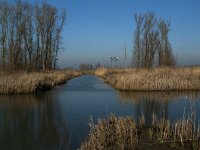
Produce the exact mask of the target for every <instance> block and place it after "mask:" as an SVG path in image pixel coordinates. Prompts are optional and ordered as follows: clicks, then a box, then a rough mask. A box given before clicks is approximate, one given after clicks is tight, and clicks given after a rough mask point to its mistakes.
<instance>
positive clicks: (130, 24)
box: [48, 0, 200, 67]
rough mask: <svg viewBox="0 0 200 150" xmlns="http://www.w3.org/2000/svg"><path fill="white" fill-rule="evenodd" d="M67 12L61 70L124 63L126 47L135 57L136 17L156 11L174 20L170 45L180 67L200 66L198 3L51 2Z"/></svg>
mask: <svg viewBox="0 0 200 150" xmlns="http://www.w3.org/2000/svg"><path fill="white" fill-rule="evenodd" d="M48 2H50V3H51V4H53V5H56V6H57V7H58V8H64V9H66V12H67V21H66V25H65V27H64V31H63V45H62V46H63V48H64V49H65V50H64V51H62V52H61V53H60V55H59V65H60V66H61V67H70V66H72V67H78V66H79V65H80V63H92V64H95V63H101V64H105V65H106V64H109V63H110V57H111V56H117V57H119V59H120V61H121V63H122V62H123V60H124V58H123V55H124V52H123V47H124V43H126V46H127V49H128V50H127V53H128V56H129V60H130V59H131V55H132V49H133V48H132V47H133V33H134V29H135V22H134V17H133V16H134V14H135V13H144V12H148V11H153V12H155V13H156V14H157V16H160V17H163V18H165V19H169V20H171V32H170V42H171V44H172V47H173V51H174V53H175V55H176V56H177V58H178V63H179V64H183V65H185V64H200V59H199V58H200V1H199V0H48Z"/></svg>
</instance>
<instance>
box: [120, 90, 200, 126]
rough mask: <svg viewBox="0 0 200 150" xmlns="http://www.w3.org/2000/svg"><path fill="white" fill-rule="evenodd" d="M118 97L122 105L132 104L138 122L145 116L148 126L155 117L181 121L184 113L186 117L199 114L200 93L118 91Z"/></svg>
mask: <svg viewBox="0 0 200 150" xmlns="http://www.w3.org/2000/svg"><path fill="white" fill-rule="evenodd" d="M117 95H118V96H119V99H120V102H121V103H129V104H132V105H133V106H134V108H133V109H134V111H135V118H136V120H137V121H138V120H139V118H141V117H142V116H144V118H145V121H146V124H147V125H150V124H151V121H152V117H153V116H154V115H156V117H158V118H164V119H169V120H171V121H174V120H177V119H181V117H183V113H184V111H186V115H190V112H191V111H193V110H194V111H196V113H198V112H199V104H200V103H199V92H198V91H168V92H167V91H153V92H129V91H118V92H117ZM195 100H196V101H195ZM195 105H196V107H195ZM174 112H175V113H174ZM181 112H182V113H181ZM198 117H199V116H198ZM199 119H200V118H199Z"/></svg>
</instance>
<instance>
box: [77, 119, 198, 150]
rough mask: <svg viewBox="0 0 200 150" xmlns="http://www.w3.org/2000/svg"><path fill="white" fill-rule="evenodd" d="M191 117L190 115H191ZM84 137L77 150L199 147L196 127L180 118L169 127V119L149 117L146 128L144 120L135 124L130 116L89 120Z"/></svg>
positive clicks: (188, 120)
mask: <svg viewBox="0 0 200 150" xmlns="http://www.w3.org/2000/svg"><path fill="white" fill-rule="evenodd" d="M191 117H193V116H191ZM90 127H91V129H90V133H89V136H88V138H87V139H86V140H85V142H83V143H82V144H81V146H80V150H90V149H99V150H103V149H120V150H125V149H138V150H139V149H158V150H164V149H166V150H167V149H180V148H181V149H184V150H190V149H191V150H193V149H195V150H197V149H199V148H200V141H199V138H200V137H199V134H200V131H199V127H200V126H199V124H198V126H196V125H195V122H194V120H193V118H190V117H188V119H184V118H183V119H182V120H179V121H176V122H175V123H174V124H171V123H170V121H169V120H165V119H160V120H158V119H157V117H156V116H152V124H151V126H150V127H148V126H145V120H144V117H142V118H141V119H140V122H139V123H138V124H136V122H135V121H134V119H133V118H132V117H116V116H115V115H111V116H110V117H109V118H107V119H103V120H99V121H98V123H97V124H96V125H95V124H93V122H92V121H91V123H90Z"/></svg>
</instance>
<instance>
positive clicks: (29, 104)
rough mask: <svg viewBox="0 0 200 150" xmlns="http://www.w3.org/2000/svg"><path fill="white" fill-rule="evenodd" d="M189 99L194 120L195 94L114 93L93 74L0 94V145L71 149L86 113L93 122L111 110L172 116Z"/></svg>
mask: <svg viewBox="0 0 200 150" xmlns="http://www.w3.org/2000/svg"><path fill="white" fill-rule="evenodd" d="M116 93H117V94H116ZM192 103H194V106H195V107H196V110H197V113H196V114H197V119H198V120H199V119H200V109H199V108H200V98H199V94H198V92H118V91H115V90H114V89H113V88H112V87H110V86H109V85H107V84H105V83H104V82H103V81H102V80H101V79H99V78H97V77H95V76H82V77H79V78H75V79H72V80H70V81H69V82H68V83H67V84H66V85H63V86H58V87H56V88H55V89H53V90H51V91H48V92H45V93H39V94H36V95H12V96H9V95H4V96H3V95H0V149H3V150H4V149H6V150H7V149H8V150H9V149H15V150H23V149H25V150H26V149H34V150H35V149H41V150H43V149H48V150H51V149H52V150H58V149H60V150H62V149H65V150H66V149H68V148H69V149H72V150H74V149H77V148H78V147H79V146H80V143H81V141H83V140H84V138H85V137H86V136H87V135H88V132H89V126H88V121H89V116H92V117H93V120H94V122H95V123H96V122H97V120H98V119H99V118H106V117H108V116H109V114H110V113H115V114H116V115H117V116H127V115H128V116H133V117H134V118H136V120H138V118H139V117H140V116H141V115H144V116H145V119H146V122H149V123H150V120H151V117H152V115H153V114H155V115H157V116H158V117H162V116H164V117H165V118H169V119H170V120H176V119H179V118H182V115H183V110H184V108H186V109H185V110H186V114H187V113H188V112H189V111H190V108H191V104H192Z"/></svg>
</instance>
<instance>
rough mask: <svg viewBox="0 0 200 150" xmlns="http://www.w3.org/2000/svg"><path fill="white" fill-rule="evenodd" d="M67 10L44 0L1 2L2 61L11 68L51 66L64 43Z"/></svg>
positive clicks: (0, 57) (53, 64)
mask: <svg viewBox="0 0 200 150" xmlns="http://www.w3.org/2000/svg"><path fill="white" fill-rule="evenodd" d="M65 19H66V13H65V11H64V10H63V11H61V12H60V11H59V10H58V9H57V8H56V7H54V6H52V5H50V4H48V3H47V2H43V3H42V4H41V5H39V4H37V3H36V4H35V5H33V4H30V3H27V2H23V1H21V0H17V1H16V2H15V3H9V2H7V1H6V0H4V1H2V2H1V3H0V64H1V66H2V67H3V68H5V66H6V65H8V66H9V67H10V68H11V69H19V68H27V69H43V70H45V69H52V68H55V67H56V63H57V56H58V52H59V50H60V45H61V38H62V37H61V33H62V29H63V25H64V22H65Z"/></svg>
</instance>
